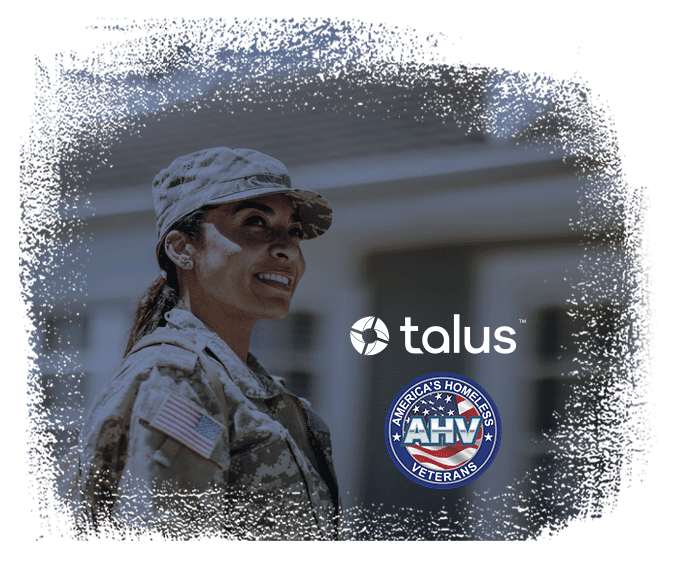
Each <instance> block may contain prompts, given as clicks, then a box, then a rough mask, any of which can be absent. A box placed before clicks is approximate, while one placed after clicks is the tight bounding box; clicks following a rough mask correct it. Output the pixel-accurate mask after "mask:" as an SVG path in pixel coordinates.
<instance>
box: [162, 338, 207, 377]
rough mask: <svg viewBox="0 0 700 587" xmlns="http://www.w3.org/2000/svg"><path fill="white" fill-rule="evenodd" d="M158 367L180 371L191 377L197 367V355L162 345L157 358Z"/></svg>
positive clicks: (169, 345)
mask: <svg viewBox="0 0 700 587" xmlns="http://www.w3.org/2000/svg"><path fill="white" fill-rule="evenodd" d="M156 365H157V366H158V367H171V368H174V369H179V370H180V371H183V372H184V373H185V374H187V375H191V374H192V373H194V370H195V366H196V365H197V353H194V352H192V351H188V350H186V349H183V348H180V347H177V346H173V345H171V344H162V345H160V350H159V351H158V355H157V357H156Z"/></svg>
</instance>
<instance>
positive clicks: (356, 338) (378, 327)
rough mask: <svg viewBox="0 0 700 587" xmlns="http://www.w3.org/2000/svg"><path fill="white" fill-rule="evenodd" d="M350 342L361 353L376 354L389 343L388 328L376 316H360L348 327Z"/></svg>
mask: <svg viewBox="0 0 700 587" xmlns="http://www.w3.org/2000/svg"><path fill="white" fill-rule="evenodd" d="M350 342H352V346H354V347H355V350H356V351H357V352H358V353H360V354H361V355H376V354H377V353H379V352H381V351H383V350H384V349H385V348H386V346H387V345H388V344H389V330H388V328H387V327H386V324H384V322H382V321H381V320H380V319H379V318H377V317H376V316H368V317H367V318H360V319H359V320H358V321H357V322H355V324H353V325H352V328H351V329H350Z"/></svg>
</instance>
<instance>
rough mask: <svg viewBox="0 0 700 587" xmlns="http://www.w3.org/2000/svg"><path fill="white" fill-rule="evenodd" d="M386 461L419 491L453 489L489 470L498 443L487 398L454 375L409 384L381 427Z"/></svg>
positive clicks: (497, 426)
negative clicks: (391, 462)
mask: <svg viewBox="0 0 700 587" xmlns="http://www.w3.org/2000/svg"><path fill="white" fill-rule="evenodd" d="M384 439H385V441H386V447H387V449H388V451H389V455H390V456H391V459H392V460H393V461H394V464H395V465H396V466H397V467H398V468H399V471H401V472H402V473H403V474H404V475H406V477H408V478H409V479H410V480H411V481H414V482H415V483H418V484H420V485H423V486H424V487H434V488H437V489H453V488H455V487H462V486H463V485H466V484H467V483H471V482H472V481H474V479H476V478H477V477H479V476H480V475H481V474H482V473H483V472H484V471H486V469H488V468H489V466H490V465H491V463H492V462H493V460H494V459H495V458H496V453H497V452H498V446H499V445H500V443H501V419H500V417H499V415H498V409H497V408H496V404H495V403H494V401H493V399H491V396H489V394H488V393H486V391H485V390H484V389H483V388H482V387H481V386H480V385H479V384H478V383H476V382H474V381H472V380H471V379H468V378H467V377H463V376H462V375H455V374H454V373H431V374H430V375H424V376H423V377H419V378H418V379H414V380H413V381H411V382H410V383H409V384H408V385H407V386H406V387H404V388H403V389H402V390H401V391H400V392H399V393H398V394H397V395H396V397H395V398H394V401H392V402H391V405H390V406H389V411H388V412H387V414H386V421H385V424H384Z"/></svg>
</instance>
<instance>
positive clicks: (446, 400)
mask: <svg viewBox="0 0 700 587" xmlns="http://www.w3.org/2000/svg"><path fill="white" fill-rule="evenodd" d="M451 401H452V398H451V397H450V396H449V395H448V396H445V403H447V402H451Z"/></svg>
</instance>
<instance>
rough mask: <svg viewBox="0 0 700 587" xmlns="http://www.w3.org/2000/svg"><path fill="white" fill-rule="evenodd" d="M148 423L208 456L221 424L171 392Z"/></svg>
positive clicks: (208, 457)
mask: <svg viewBox="0 0 700 587" xmlns="http://www.w3.org/2000/svg"><path fill="white" fill-rule="evenodd" d="M151 426H152V427H153V428H155V429H156V430H160V431H161V432H164V433H165V434H167V435H168V436H170V437H172V438H174V439H175V440H177V441H179V442H181V443H182V444H184V445H185V446H186V447H187V448H190V449H192V450H193V451H194V452H196V453H197V454H199V455H201V456H203V457H205V458H207V459H210V458H211V453H212V452H213V451H214V446H215V445H216V441H217V440H218V439H219V436H220V435H221V432H222V430H223V429H224V427H223V425H222V424H220V423H219V422H217V421H216V420H214V419H213V418H210V417H209V416H208V415H207V414H206V413H205V412H204V410H202V409H201V408H200V407H198V406H197V405H196V404H194V403H193V402H191V401H189V400H186V399H185V398H182V397H178V396H176V395H174V394H172V393H170V394H168V397H167V398H166V399H165V401H164V402H163V403H162V405H161V406H160V408H158V412H157V413H156V415H155V417H154V418H153V420H151Z"/></svg>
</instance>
